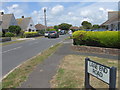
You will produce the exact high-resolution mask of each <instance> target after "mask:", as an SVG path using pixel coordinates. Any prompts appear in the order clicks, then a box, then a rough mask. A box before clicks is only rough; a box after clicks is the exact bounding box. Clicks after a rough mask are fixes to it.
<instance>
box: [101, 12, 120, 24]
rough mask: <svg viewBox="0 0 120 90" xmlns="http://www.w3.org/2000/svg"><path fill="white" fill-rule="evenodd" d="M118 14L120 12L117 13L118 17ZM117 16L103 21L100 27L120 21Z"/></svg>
mask: <svg viewBox="0 0 120 90" xmlns="http://www.w3.org/2000/svg"><path fill="white" fill-rule="evenodd" d="M114 12H116V11H114ZM119 14H120V12H118V15H119ZM118 15H114V16H113V17H111V18H110V19H108V20H107V21H105V22H104V23H103V24H102V25H109V24H111V23H113V22H116V21H120V20H119V17H118Z"/></svg>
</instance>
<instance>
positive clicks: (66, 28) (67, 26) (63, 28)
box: [59, 23, 72, 30]
mask: <svg viewBox="0 0 120 90" xmlns="http://www.w3.org/2000/svg"><path fill="white" fill-rule="evenodd" d="M71 26H72V25H71V24H67V23H62V24H60V25H59V29H61V30H69V29H70V27H71Z"/></svg>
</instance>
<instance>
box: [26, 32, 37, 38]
mask: <svg viewBox="0 0 120 90" xmlns="http://www.w3.org/2000/svg"><path fill="white" fill-rule="evenodd" d="M37 36H39V33H38V32H25V33H24V37H26V38H28V37H37Z"/></svg>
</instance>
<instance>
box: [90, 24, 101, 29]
mask: <svg viewBox="0 0 120 90" xmlns="http://www.w3.org/2000/svg"><path fill="white" fill-rule="evenodd" d="M99 28H100V26H99V25H97V24H96V25H93V26H92V29H99Z"/></svg>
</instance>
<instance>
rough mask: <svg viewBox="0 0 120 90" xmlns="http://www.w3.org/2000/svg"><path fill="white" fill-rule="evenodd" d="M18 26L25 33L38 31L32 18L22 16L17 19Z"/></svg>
mask: <svg viewBox="0 0 120 90" xmlns="http://www.w3.org/2000/svg"><path fill="white" fill-rule="evenodd" d="M16 20H17V23H18V26H20V27H21V29H22V30H23V31H25V32H34V31H36V28H35V25H34V22H33V20H32V18H31V17H26V18H25V17H24V16H22V18H19V19H16Z"/></svg>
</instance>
